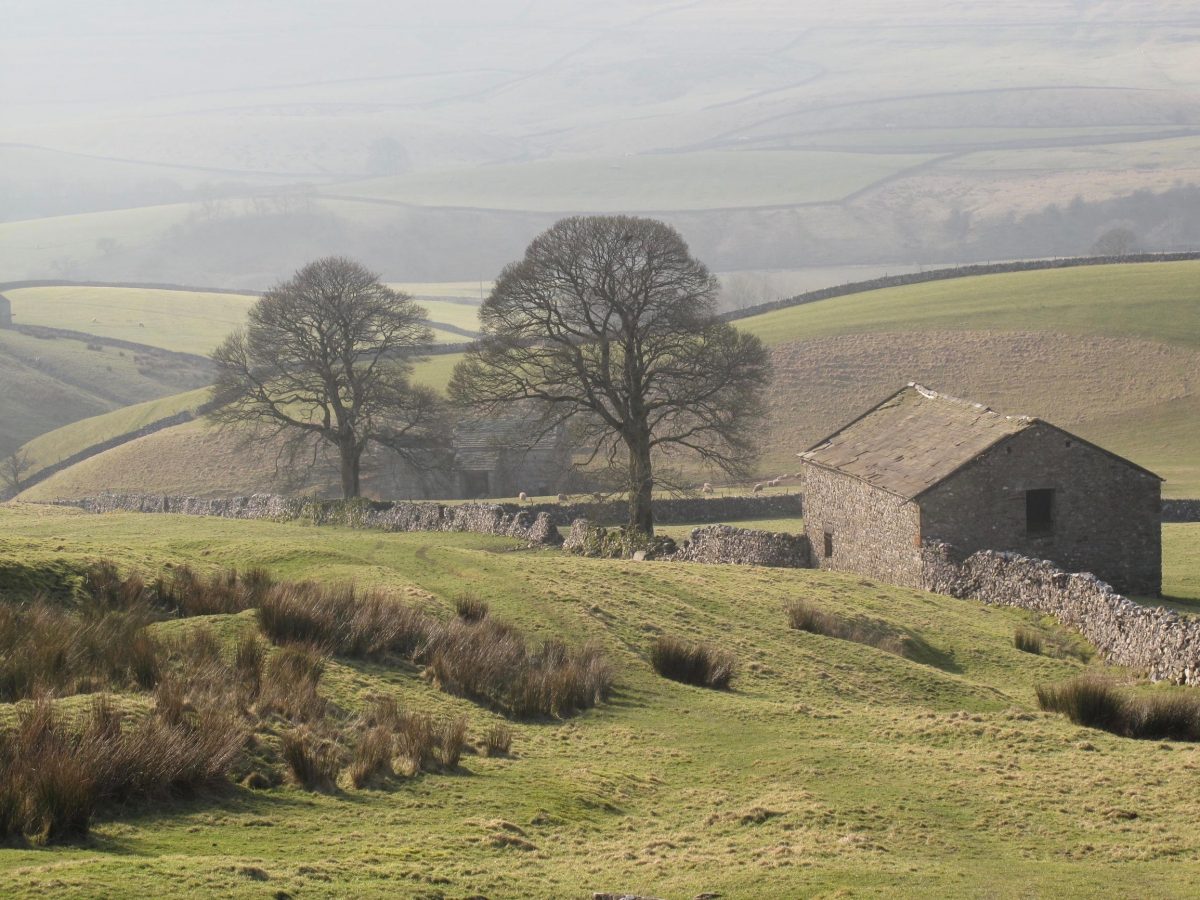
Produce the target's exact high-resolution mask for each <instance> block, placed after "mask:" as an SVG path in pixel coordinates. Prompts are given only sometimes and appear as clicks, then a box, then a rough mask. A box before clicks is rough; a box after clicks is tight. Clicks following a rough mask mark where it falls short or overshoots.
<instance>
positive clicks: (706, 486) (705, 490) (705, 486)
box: [700, 481, 713, 494]
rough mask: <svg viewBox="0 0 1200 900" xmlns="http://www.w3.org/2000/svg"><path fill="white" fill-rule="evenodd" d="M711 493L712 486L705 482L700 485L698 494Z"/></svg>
mask: <svg viewBox="0 0 1200 900" xmlns="http://www.w3.org/2000/svg"><path fill="white" fill-rule="evenodd" d="M712 492H713V486H712V485H711V484H709V483H708V482H707V481H706V482H704V484H702V485H700V493H702V494H711V493H712Z"/></svg>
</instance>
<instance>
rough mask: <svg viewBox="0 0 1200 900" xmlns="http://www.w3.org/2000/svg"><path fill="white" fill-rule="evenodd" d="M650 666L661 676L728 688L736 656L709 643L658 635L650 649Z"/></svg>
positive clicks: (720, 688)
mask: <svg viewBox="0 0 1200 900" xmlns="http://www.w3.org/2000/svg"><path fill="white" fill-rule="evenodd" d="M650 662H651V663H652V664H653V666H654V670H655V671H656V672H658V674H659V675H662V676H663V677H664V678H670V679H671V680H672V681H682V682H683V683H684V684H694V685H696V686H697V687H706V688H716V689H719V690H723V689H725V688H728V687H729V685H730V683H731V682H732V681H733V678H734V675H736V674H737V657H735V656H734V655H733V654H732V653H730V652H729V651H727V650H722V649H721V648H719V647H715V646H713V645H712V644H697V643H692V642H690V641H684V640H680V639H679V638H674V637H661V638H659V639H658V640H657V641H656V642H655V644H654V648H653V649H652V650H651V652H650Z"/></svg>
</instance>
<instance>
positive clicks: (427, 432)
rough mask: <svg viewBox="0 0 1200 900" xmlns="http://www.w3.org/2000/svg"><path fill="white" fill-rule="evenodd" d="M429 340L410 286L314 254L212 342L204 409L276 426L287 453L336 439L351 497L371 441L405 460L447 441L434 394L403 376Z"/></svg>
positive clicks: (222, 417) (222, 418)
mask: <svg viewBox="0 0 1200 900" xmlns="http://www.w3.org/2000/svg"><path fill="white" fill-rule="evenodd" d="M432 341H433V333H432V331H431V330H430V328H429V325H428V319H427V315H426V313H425V310H423V309H422V308H421V307H419V306H417V304H416V303H414V302H413V300H412V298H411V297H409V296H408V295H407V294H405V293H402V292H400V291H396V290H393V289H391V288H389V287H388V286H387V285H385V284H383V283H381V282H380V280H379V276H378V275H376V274H375V273H373V272H370V271H368V270H367V269H366V268H364V267H363V266H361V265H360V264H358V263H357V262H354V261H353V260H349V259H345V258H342V257H327V258H325V259H319V260H316V261H315V262H311V263H309V264H308V265H306V266H304V267H303V268H302V269H300V270H299V271H298V272H296V274H295V275H293V276H292V277H291V278H290V279H288V280H287V281H284V282H282V283H280V284H278V285H276V286H275V287H273V288H272V289H271V290H269V291H267V292H266V293H265V294H264V295H263V296H262V298H261V299H259V300H258V302H257V303H255V304H254V306H253V307H252V308H251V309H250V312H249V315H248V317H247V324H246V326H245V327H244V328H242V329H239V330H238V331H235V332H234V333H233V334H231V335H229V337H228V338H226V339H225V341H224V342H223V343H222V344H221V345H220V346H219V347H218V348H217V349H216V350H215V351H214V352H213V355H212V358H213V361H214V362H215V363H216V365H217V380H216V383H215V385H214V387H213V399H214V401H216V409H215V410H214V411H213V412H212V413H210V414H209V415H210V418H212V419H213V420H215V421H217V422H219V423H223V424H251V425H254V426H259V427H265V428H268V429H271V430H272V431H273V432H274V433H277V434H282V435H284V436H285V438H286V440H285V446H286V447H288V448H289V449H290V450H292V451H293V452H292V458H293V459H295V457H296V452H297V451H299V450H301V449H304V448H309V447H313V448H315V447H319V446H320V445H321V444H322V443H323V444H326V445H330V446H332V447H334V448H335V449H336V450H337V453H338V456H339V460H340V466H341V482H342V494H343V496H345V497H357V496H358V495H359V488H360V486H359V480H360V469H361V461H362V455H363V452H364V451H365V450H366V448H367V446H368V445H369V444H370V443H372V442H374V443H377V444H380V445H383V446H385V447H388V448H391V449H392V450H395V451H396V452H398V453H400V454H401V455H404V456H406V457H408V458H410V459H413V460H418V459H420V458H421V457H422V456H425V457H427V455H428V451H430V450H431V449H435V448H437V447H440V446H442V445H444V444H445V437H444V434H445V426H444V420H443V414H442V411H441V404H440V403H439V402H438V399H437V397H436V395H435V394H434V393H433V392H432V391H430V390H428V389H426V388H423V387H419V386H415V385H413V384H411V383H410V381H409V374H410V372H411V368H412V365H411V362H410V360H411V358H412V357H413V356H414V355H416V354H418V353H420V351H421V350H422V349H424V348H426V347H428V346H429V345H430V344H431V343H432Z"/></svg>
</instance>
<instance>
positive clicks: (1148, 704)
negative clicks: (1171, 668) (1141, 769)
mask: <svg viewBox="0 0 1200 900" xmlns="http://www.w3.org/2000/svg"><path fill="white" fill-rule="evenodd" d="M1126 706H1127V714H1128V726H1127V727H1128V733H1129V736H1130V737H1136V738H1146V739H1149V740H1171V741H1200V696H1196V694H1194V693H1191V692H1190V691H1189V692H1187V693H1184V692H1182V691H1172V692H1168V693H1156V694H1144V695H1141V696H1138V697H1135V698H1130V699H1128V700H1127V701H1126Z"/></svg>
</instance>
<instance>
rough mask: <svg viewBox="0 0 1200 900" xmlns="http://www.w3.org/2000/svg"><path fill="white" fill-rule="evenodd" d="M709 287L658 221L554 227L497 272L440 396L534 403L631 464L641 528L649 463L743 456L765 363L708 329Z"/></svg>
mask: <svg viewBox="0 0 1200 900" xmlns="http://www.w3.org/2000/svg"><path fill="white" fill-rule="evenodd" d="M717 287H718V285H717V282H716V280H715V279H714V278H713V277H712V275H711V274H710V273H709V271H708V269H707V268H705V266H704V265H703V264H702V263H700V262H698V261H696V260H695V259H693V258H692V257H691V255H690V253H689V251H688V248H687V245H686V244H685V243H684V241H683V240H682V238H680V236H679V234H678V233H677V232H676V231H675V230H674V229H672V228H669V227H668V226H666V225H664V224H662V223H661V222H656V221H654V220H652V219H641V218H631V217H623V216H622V217H602V216H598V217H577V218H570V219H564V220H562V221H560V222H559V223H557V224H556V225H555V226H554V227H553V228H551V229H549V230H548V231H546V232H544V233H542V234H541V235H539V236H538V237H537V238H535V239H534V241H533V243H531V244H530V245H529V248H528V249H527V250H526V252H525V256H524V258H523V259H522V260H520V261H519V262H515V263H513V264H511V265H509V266H508V267H506V268H505V269H504V271H503V272H502V273H501V275H500V277H499V279H498V280H497V282H496V287H495V289H494V290H493V291H492V294H491V296H490V297H489V298H488V300H487V302H486V303H485V304H484V306H483V309H482V311H481V314H480V321H481V323H482V330H483V338H482V339H481V340H480V341H479V342H478V343H477V344H476V345H474V346H473V347H472V348H471V349H470V350H469V351H468V353H467V356H466V358H465V359H464V360H463V362H462V363H460V364H459V366H458V368H457V369H456V370H455V374H454V378H453V379H452V381H451V388H450V389H451V395H452V396H453V397H454V398H455V399H456V400H458V401H460V402H463V403H469V404H472V405H474V406H476V407H480V408H484V409H488V410H494V409H497V408H500V407H503V406H504V405H506V404H510V403H513V402H515V401H524V400H537V401H542V402H545V403H550V404H554V405H556V406H557V407H559V409H560V410H561V411H562V417H563V418H570V417H573V416H574V417H577V418H578V419H580V420H581V421H582V423H583V426H582V428H581V429H579V430H580V431H581V432H582V433H584V434H585V435H586V436H587V438H588V442H589V445H590V446H591V447H592V450H593V452H592V457H593V458H597V457H607V458H609V459H610V460H614V461H615V459H616V457H617V454H618V452H619V451H620V450H621V449H624V450H625V451H626V452H627V453H628V455H629V472H630V496H631V504H630V505H631V509H633V510H634V513H633V515H634V517H635V518H631V524H632V525H636V526H637V527H641V528H644V529H646V530H650V529H652V527H653V518H652V514H651V512H650V509H649V504H650V496H651V494H652V491H653V486H654V477H653V475H652V470H651V459H650V456H651V454H652V453H654V454H660V455H661V454H670V453H683V452H687V453H692V454H696V455H698V456H699V457H700V458H701V459H702V460H703V461H704V462H706V463H708V464H710V465H714V466H718V467H720V468H724V469H727V470H737V469H739V468H741V467H743V466H744V465H745V464H746V462H747V460H748V459H749V458H750V457H751V455H752V453H753V449H754V440H753V426H752V424H751V423H752V422H753V420H754V418H755V417H756V416H757V415H758V414H759V412H760V411H761V403H760V401H759V392H760V391H761V389H762V388H763V387H764V386H765V384H766V382H767V380H768V378H769V361H768V357H767V354H766V351H765V349H764V348H763V346H762V344H761V342H760V341H759V340H758V339H757V338H754V337H751V336H749V335H745V334H741V333H739V332H737V331H736V330H735V329H734V328H733V327H732V326H730V325H728V324H725V323H722V322H720V321H718V320H717V319H716V316H715V311H716V294H717Z"/></svg>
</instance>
